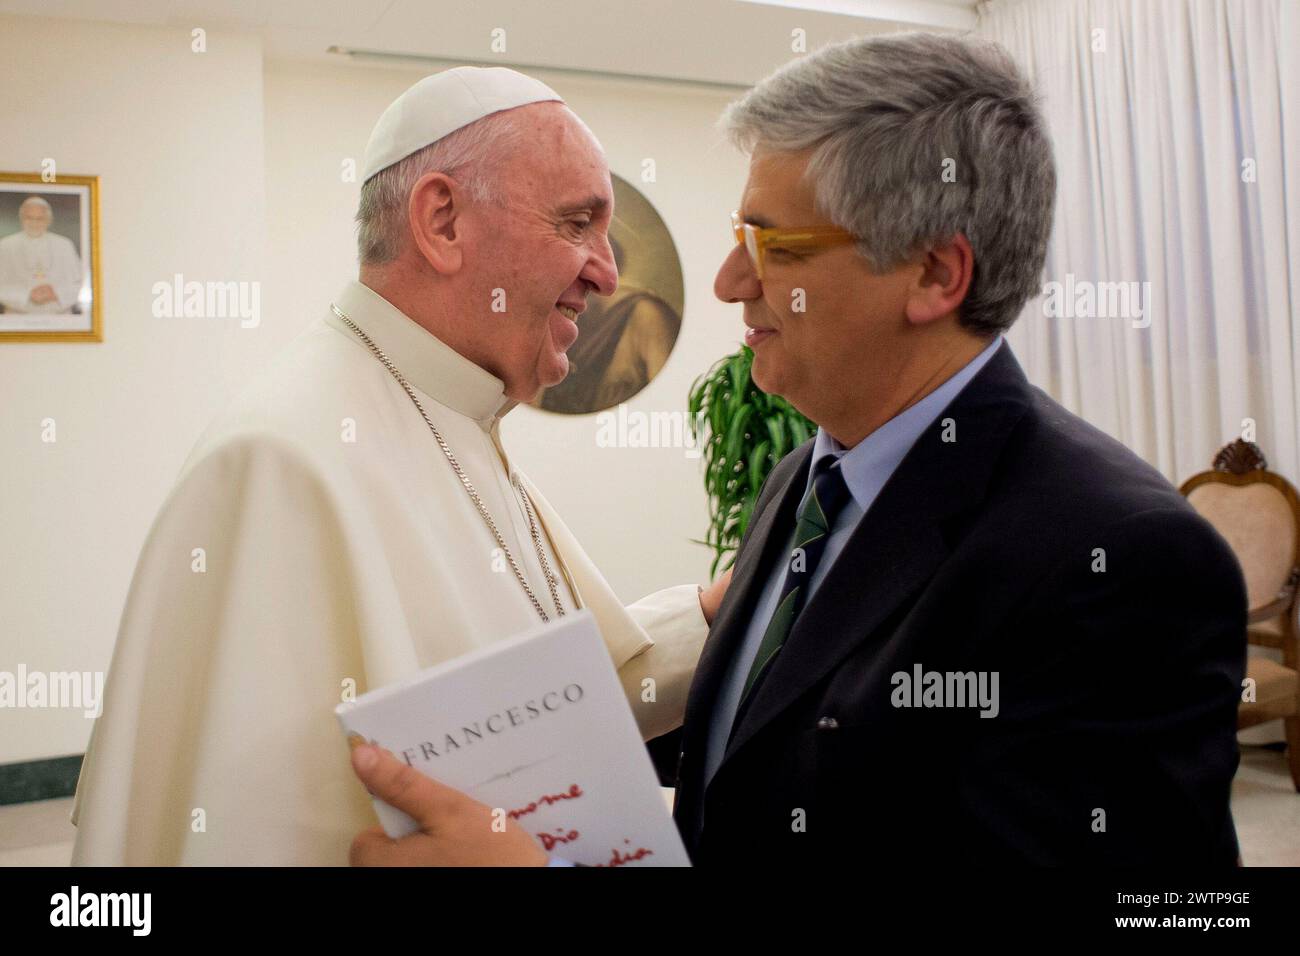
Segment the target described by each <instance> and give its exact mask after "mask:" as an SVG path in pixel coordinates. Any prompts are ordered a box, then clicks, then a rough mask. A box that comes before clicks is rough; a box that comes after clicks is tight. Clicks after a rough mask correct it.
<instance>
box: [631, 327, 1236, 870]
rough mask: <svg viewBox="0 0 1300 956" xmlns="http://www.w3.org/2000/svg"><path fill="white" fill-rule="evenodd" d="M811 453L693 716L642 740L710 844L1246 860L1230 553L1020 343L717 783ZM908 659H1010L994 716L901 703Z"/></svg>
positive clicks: (769, 495)
mask: <svg viewBox="0 0 1300 956" xmlns="http://www.w3.org/2000/svg"><path fill="white" fill-rule="evenodd" d="M949 420H950V421H951V425H950V426H949V427H948V430H949V432H950V435H949V437H955V441H944V437H945V436H944V431H945V426H946V425H948V422H949ZM954 431H955V434H951V433H952V432H954ZM810 453H811V443H808V444H805V445H803V446H801V447H800V448H798V449H796V450H795V451H794V452H792V453H791V454H790V455H788V456H787V457H786V458H785V459H784V460H783V461H781V462H780V463H779V464H778V466H777V467H776V468H775V469H774V470H773V472H772V474H771V476H770V477H769V479H768V481H767V483H766V484H765V485H764V487H763V490H762V493H761V494H760V496H759V499H758V503H757V505H756V507H755V509H754V513H753V517H752V519H751V521H750V525H749V528H748V529H747V531H746V533H745V536H744V539H743V540H742V542H741V544H740V550H739V553H738V556H737V559H736V564H735V573H734V576H733V579H732V583H731V587H730V590H729V591H728V593H727V596H726V599H725V600H724V601H723V604H722V607H721V609H720V610H719V612H718V615H717V618H716V620H715V621H714V625H713V628H712V630H711V631H710V633H709V638H708V641H707V643H706V644H705V647H704V651H703V654H702V656H701V658H700V663H699V667H698V669H697V671H696V674H695V678H694V681H693V683H692V686H691V691H690V697H689V701H688V703H687V709H686V717H685V724H684V726H683V727H682V728H681V729H680V730H679V731H677V732H676V733H674V734H673V735H670V737H668V738H660V739H659V741H657V742H652V744H651V747H652V753H653V752H656V751H658V753H659V755H660V756H662V754H663V751H664V749H665V748H671V750H672V755H673V756H675V757H677V758H678V759H677V760H676V761H675V762H676V764H677V768H676V774H675V775H672V774H670V775H668V779H666V780H665V782H666V783H668V784H675V785H676V786H677V787H678V795H677V804H676V808H675V811H674V815H675V817H676V820H677V823H678V827H679V829H680V830H681V833H682V836H683V838H684V840H685V841H686V847H687V849H688V851H689V852H690V854H691V856H692V859H693V860H694V861H695V862H696V863H697V864H704V865H713V864H728V863H731V864H735V863H751V862H753V863H758V864H768V865H770V864H775V863H783V864H789V863H795V864H799V863H808V864H815V865H826V864H829V863H831V862H832V861H838V862H850V861H856V862H858V863H880V862H892V863H904V864H922V865H936V864H940V863H948V862H971V863H981V864H987V863H1029V864H1046V865H1054V864H1084V863H1099V864H1112V863H1113V864H1142V863H1156V862H1161V863H1171V862H1188V863H1205V864H1218V865H1224V866H1230V865H1232V863H1233V862H1234V860H1235V858H1236V855H1237V842H1236V834H1235V831H1234V829H1233V825H1232V818H1231V815H1230V813H1229V810H1228V795H1229V788H1230V784H1231V780H1232V776H1233V773H1234V772H1235V770H1236V767H1237V759H1238V756H1237V745H1236V736H1235V719H1236V712H1237V701H1238V699H1239V695H1240V692H1241V682H1242V677H1243V671H1244V667H1245V622H1246V596H1245V585H1244V583H1243V580H1242V576H1241V571H1240V568H1239V566H1238V564H1237V562H1236V560H1235V558H1234V557H1233V555H1232V552H1231V551H1230V550H1229V549H1228V546H1227V545H1226V544H1225V543H1224V541H1223V539H1222V538H1220V537H1219V535H1218V534H1217V533H1216V532H1215V531H1214V530H1213V529H1212V528H1211V527H1210V525H1209V524H1207V523H1206V522H1205V521H1204V520H1202V519H1201V518H1200V517H1198V516H1197V515H1196V514H1195V512H1193V510H1192V509H1191V508H1190V507H1189V506H1188V505H1187V504H1186V502H1185V501H1184V500H1183V499H1182V498H1181V497H1180V496H1179V495H1178V493H1177V492H1176V491H1175V490H1174V489H1173V488H1172V487H1171V486H1170V485H1169V483H1168V482H1167V481H1165V479H1164V478H1163V477H1161V476H1160V475H1159V474H1158V473H1157V472H1155V471H1154V470H1153V469H1151V468H1150V467H1148V466H1147V465H1146V464H1144V463H1143V462H1142V461H1141V460H1140V459H1138V458H1137V456H1135V455H1134V454H1133V453H1132V452H1130V451H1129V450H1128V449H1127V448H1125V447H1124V446H1122V445H1120V444H1119V443H1117V442H1115V441H1114V440H1112V439H1110V438H1108V437H1107V436H1106V435H1104V434H1102V433H1101V432H1100V431H1098V430H1097V429H1095V428H1093V427H1092V426H1090V425H1088V424H1087V423H1085V422H1084V421H1082V420H1081V419H1079V418H1077V417H1075V416H1074V415H1072V414H1070V413H1069V412H1067V411H1066V410H1065V409H1063V408H1062V407H1061V406H1060V405H1058V404H1057V403H1056V402H1054V401H1052V400H1051V399H1050V398H1048V397H1047V396H1046V395H1045V394H1044V393H1043V392H1041V391H1039V390H1038V389H1036V388H1033V387H1031V386H1030V385H1029V383H1028V382H1027V381H1026V379H1025V376H1024V373H1023V372H1022V371H1021V369H1020V366H1019V365H1018V364H1017V363H1016V360H1015V358H1014V357H1013V356H1012V354H1011V351H1010V349H1009V348H1008V347H1007V346H1006V345H1004V346H1003V347H1002V348H1001V349H1000V350H999V351H998V352H997V353H996V354H995V355H994V356H993V358H992V359H990V361H989V362H988V364H987V365H985V367H984V368H983V369H982V370H981V371H980V373H979V374H978V375H977V376H976V377H975V378H974V379H973V380H972V381H971V383H970V384H969V385H968V386H967V387H966V388H965V390H964V391H962V393H961V394H960V395H959V396H958V397H957V398H956V399H955V400H954V401H953V402H952V404H951V405H950V406H949V407H948V408H947V409H946V410H945V411H944V412H943V413H942V414H941V415H940V416H939V418H938V420H936V421H935V423H934V424H933V425H932V426H931V427H930V428H928V429H927V430H926V431H925V433H924V434H923V435H922V437H921V438H920V439H919V440H918V441H917V443H916V444H915V445H914V446H913V447H912V449H911V451H910V452H909V453H908V454H907V456H906V458H905V459H904V460H903V462H902V463H901V464H900V465H899V467H898V469H897V471H896V472H895V473H894V475H893V476H892V477H891V478H890V480H889V482H888V484H887V485H886V486H885V487H884V488H883V489H882V491H881V492H880V495H879V497H878V498H877V499H876V501H875V503H874V504H873V505H872V507H871V509H870V510H869V511H868V512H867V514H866V515H865V516H864V517H863V518H862V520H861V522H860V523H859V524H858V526H857V528H856V529H855V530H854V531H853V533H852V536H851V537H850V539H849V541H848V543H847V544H846V546H845V548H844V550H843V552H842V553H841V554H840V556H839V558H838V560H837V561H836V562H835V564H834V565H833V567H832V568H831V569H830V570H829V571H828V573H827V576H826V577H825V579H824V581H823V582H822V583H821V585H820V587H819V588H818V590H817V591H816V593H815V594H814V595H813V597H812V599H811V600H810V601H809V603H808V604H807V606H806V607H805V608H804V609H803V612H802V614H801V615H800V616H799V618H798V619H797V620H796V622H795V625H794V627H793V629H792V631H791V633H790V635H789V637H788V639H787V641H786V644H785V646H784V647H783V648H782V650H781V652H780V653H779V654H778V655H777V657H776V658H775V659H774V661H773V662H772V665H771V666H770V668H769V670H768V671H767V673H766V676H765V677H764V679H763V680H762V682H761V683H760V684H759V685H758V686H757V688H756V690H755V692H754V696H753V697H752V698H751V699H750V704H749V706H748V707H747V708H746V709H745V710H744V713H743V715H742V716H741V718H740V720H739V723H738V725H737V726H736V729H735V732H734V734H733V736H732V739H731V742H730V744H729V745H728V747H727V750H726V755H725V758H724V760H723V762H722V764H721V766H720V767H719V769H718V771H717V773H716V775H715V776H714V777H713V779H712V780H711V781H710V782H709V785H708V786H707V788H706V787H705V786H704V782H703V780H702V775H703V757H704V748H705V740H706V737H707V732H708V727H709V721H710V719H711V717H712V710H713V705H714V702H715V700H716V698H717V696H718V691H719V686H720V683H721V680H722V678H723V675H724V668H725V666H726V664H727V662H728V661H729V659H730V658H731V656H732V655H733V654H734V653H735V652H736V650H737V648H738V646H739V644H740V642H741V640H742V638H743V635H744V632H745V628H746V626H747V623H748V621H749V618H750V615H751V614H752V611H753V608H754V605H755V602H756V600H757V597H758V595H759V593H760V591H761V589H762V587H763V584H764V582H765V581H766V580H767V576H768V572H769V569H771V568H772V566H773V562H776V561H784V560H785V555H784V554H783V553H781V552H783V550H784V547H785V545H786V543H787V540H788V535H789V533H790V531H791V529H792V527H793V523H794V516H795V511H796V509H797V507H798V504H799V499H800V497H801V495H802V492H803V490H804V487H805V481H806V478H807V472H808V461H809V456H810ZM1103 567H1104V570H1102V568H1103ZM916 665H920V666H921V667H922V668H923V670H924V671H927V672H928V671H938V672H977V673H978V672H985V673H986V674H991V672H996V673H997V674H998V696H999V712H998V714H997V716H996V717H993V718H982V717H980V716H979V712H978V709H976V708H965V709H962V708H954V707H944V708H927V707H920V708H916V707H913V708H904V707H897V706H894V705H893V703H891V697H892V696H893V695H894V693H895V690H896V688H897V686H898V685H897V684H896V683H895V681H894V680H893V679H892V675H895V674H896V673H898V672H906V673H908V674H909V675H911V674H912V673H913V672H914V667H915V666H916ZM986 686H987V685H986ZM659 765H660V766H661V767H662V766H664V764H663V762H662V760H660V761H659Z"/></svg>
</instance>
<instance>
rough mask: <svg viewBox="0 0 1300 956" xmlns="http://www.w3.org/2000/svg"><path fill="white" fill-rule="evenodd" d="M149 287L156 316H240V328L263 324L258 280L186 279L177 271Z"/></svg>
mask: <svg viewBox="0 0 1300 956" xmlns="http://www.w3.org/2000/svg"><path fill="white" fill-rule="evenodd" d="M150 291H151V292H152V293H153V315H154V318H157V319H239V327H240V328H241V329H255V328H257V327H258V326H259V325H261V324H262V283H260V282H256V281H254V282H197V281H193V280H191V281H189V282H186V281H185V276H183V275H181V273H179V272H178V273H176V274H175V275H173V276H172V280H171V281H170V282H155V283H154V284H153V287H152V289H150Z"/></svg>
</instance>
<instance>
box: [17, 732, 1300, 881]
mask: <svg viewBox="0 0 1300 956" xmlns="http://www.w3.org/2000/svg"><path fill="white" fill-rule="evenodd" d="M71 810H72V800H71V798H68V799H65V800H45V801H42V802H40V803H20V804H15V805H13V806H7V807H0V867H2V866H66V865H67V864H68V863H69V861H70V860H71V859H72V838H73V834H74V832H75V831H74V829H73V826H72V824H71V823H70V822H68V814H69V813H70V812H71ZM1232 815H1233V818H1234V819H1235V820H1236V822H1237V835H1238V837H1239V838H1240V840H1241V856H1242V860H1243V862H1244V863H1245V864H1246V865H1247V866H1300V793H1296V790H1295V787H1294V786H1292V784H1291V777H1290V775H1289V774H1288V772H1287V767H1286V759H1285V757H1284V756H1283V755H1282V754H1281V753H1279V752H1277V751H1272V750H1265V749H1262V748H1259V747H1249V746H1243V747H1242V753H1241V769H1240V770H1238V771H1237V778H1236V780H1234V781H1233V784H1232Z"/></svg>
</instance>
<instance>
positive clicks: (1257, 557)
mask: <svg viewBox="0 0 1300 956" xmlns="http://www.w3.org/2000/svg"><path fill="white" fill-rule="evenodd" d="M1178 490H1179V492H1180V493H1181V494H1182V495H1183V496H1184V497H1185V498H1187V500H1188V502H1189V503H1190V504H1191V506H1192V507H1193V508H1195V509H1196V510H1197V511H1198V512H1199V513H1200V514H1201V516H1202V517H1204V518H1205V519H1206V520H1207V521H1209V522H1210V523H1211V524H1212V525H1214V527H1215V529H1216V530H1218V532H1219V534H1221V535H1223V537H1224V539H1225V540H1226V541H1227V542H1228V544H1229V545H1230V546H1231V547H1232V550H1233V551H1234V552H1235V553H1236V555H1237V560H1238V561H1239V562H1240V564H1241V569H1242V572H1243V574H1244V575H1245V577H1246V593H1247V597H1248V599H1249V604H1250V613H1249V617H1248V618H1247V620H1246V625H1247V630H1246V639H1247V641H1248V642H1249V643H1250V644H1255V645H1257V646H1261V647H1273V648H1277V649H1278V650H1280V651H1281V652H1282V662H1281V663H1278V662H1277V661H1275V660H1272V659H1271V658H1269V657H1262V656H1255V655H1251V656H1249V657H1248V658H1247V659H1246V676H1247V677H1249V678H1251V679H1253V680H1254V682H1255V700H1254V701H1243V702H1242V704H1241V706H1240V708H1239V710H1238V712H1237V728H1238V729H1239V730H1242V729H1245V728H1246V727H1252V726H1254V725H1255V724H1262V723H1264V722H1265V721H1268V720H1277V719H1278V718H1281V719H1282V720H1283V722H1284V726H1285V727H1286V743H1287V761H1288V763H1289V764H1290V767H1291V779H1292V781H1293V782H1294V783H1295V787H1296V790H1297V791H1300V597H1297V592H1298V591H1300V587H1298V585H1300V495H1298V494H1297V493H1296V489H1295V487H1294V486H1293V485H1292V484H1291V483H1290V482H1289V481H1287V480H1286V479H1285V478H1283V477H1282V476H1281V475H1278V474H1275V473H1274V472H1271V471H1268V463H1267V462H1266V461H1265V460H1264V455H1263V453H1262V452H1260V450H1259V447H1258V446H1257V445H1255V444H1254V443H1253V442H1246V441H1243V440H1241V439H1240V438H1239V439H1237V440H1236V441H1234V442H1233V443H1232V444H1230V445H1225V446H1224V447H1223V448H1221V449H1220V450H1219V453H1218V454H1217V455H1215V456H1214V468H1213V470H1212V471H1203V472H1201V473H1200V474H1198V475H1193V476H1192V477H1191V478H1188V479H1187V480H1186V481H1185V482H1183V484H1182V487H1180V488H1179V489H1178Z"/></svg>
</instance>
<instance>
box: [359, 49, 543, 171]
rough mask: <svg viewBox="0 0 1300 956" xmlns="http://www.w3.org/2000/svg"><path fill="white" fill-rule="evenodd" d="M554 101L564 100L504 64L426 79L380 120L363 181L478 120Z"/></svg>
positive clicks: (460, 68) (368, 146) (461, 69)
mask: <svg viewBox="0 0 1300 956" xmlns="http://www.w3.org/2000/svg"><path fill="white" fill-rule="evenodd" d="M549 101H555V102H559V103H563V102H564V99H563V98H562V97H561V96H560V94H558V93H556V92H555V91H554V90H553V89H551V88H550V87H549V86H547V85H546V84H545V83H543V82H541V81H540V80H535V79H533V78H532V77H531V76H525V75H524V74H522V73H518V72H516V71H514V70H509V69H506V68H505V67H502V66H493V67H477V66H458V67H456V68H455V69H451V70H444V71H443V72H442V73H435V74H433V76H426V77H425V78H424V79H422V80H420V81H419V82H418V83H416V84H415V85H414V86H412V87H411V88H410V89H409V90H407V91H406V92H405V93H403V94H402V95H401V96H399V97H398V98H397V99H395V100H393V102H392V103H390V104H389V106H388V109H386V110H384V113H383V115H382V116H380V117H379V122H378V123H376V124H375V128H374V130H373V131H372V132H371V133H370V141H369V142H368V143H366V156H365V162H364V164H363V165H362V172H361V181H362V182H365V181H366V180H367V179H369V178H370V177H371V176H373V175H374V174H375V173H377V172H379V171H381V170H383V169H387V168H388V167H389V166H391V165H393V163H396V162H399V161H400V160H403V159H405V158H406V157H407V156H410V155H411V154H412V153H414V152H416V151H417V150H421V149H423V148H424V147H426V146H428V145H429V144H431V143H436V142H437V141H438V140H440V139H442V138H443V137H444V136H446V135H447V134H448V133H454V132H455V131H456V130H458V129H460V128H461V127H462V126H468V125H469V124H470V123H473V122H474V121H475V120H480V119H482V118H483V117H485V116H491V115H492V114H493V113H499V112H501V111H502V110H512V109H514V108H515V107H517V106H527V105H528V104H529V103H545V102H549Z"/></svg>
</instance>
